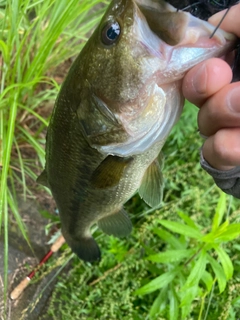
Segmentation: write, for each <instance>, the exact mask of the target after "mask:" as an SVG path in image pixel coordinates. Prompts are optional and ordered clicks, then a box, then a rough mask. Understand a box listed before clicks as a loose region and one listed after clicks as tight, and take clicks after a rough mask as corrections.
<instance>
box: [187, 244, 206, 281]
mask: <svg viewBox="0 0 240 320" xmlns="http://www.w3.org/2000/svg"><path fill="white" fill-rule="evenodd" d="M206 264H207V255H206V252H205V250H202V251H201V254H200V257H199V258H198V261H197V262H196V264H195V265H194V267H193V269H192V271H191V273H190V275H189V276H188V279H187V282H186V286H187V287H193V286H194V285H197V284H198V282H199V280H200V279H201V277H202V275H203V273H204V271H205V269H206Z"/></svg>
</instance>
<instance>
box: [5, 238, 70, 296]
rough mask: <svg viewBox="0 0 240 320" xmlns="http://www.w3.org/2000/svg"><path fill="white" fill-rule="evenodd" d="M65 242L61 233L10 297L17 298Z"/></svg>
mask: <svg viewBox="0 0 240 320" xmlns="http://www.w3.org/2000/svg"><path fill="white" fill-rule="evenodd" d="M64 243H65V239H64V237H63V236H62V235H60V236H59V237H58V238H57V240H56V241H55V242H54V243H53V245H52V246H51V248H50V250H49V251H48V253H47V254H46V255H45V256H44V257H43V258H42V259H41V261H40V262H39V264H38V265H37V266H36V267H35V268H34V269H33V270H32V271H31V272H30V273H29V274H28V275H27V276H26V278H24V279H23V280H22V281H21V282H20V283H19V284H18V285H17V287H16V288H14V289H13V291H12V292H11V294H10V298H11V299H12V300H15V299H17V298H18V297H19V296H20V295H21V293H22V292H23V291H24V289H25V288H26V287H27V286H28V284H29V282H30V281H31V279H32V278H33V277H34V276H35V274H36V272H37V271H38V270H39V269H40V268H41V266H42V265H43V264H45V263H46V262H47V261H48V259H49V258H50V257H51V256H52V255H53V253H55V252H57V251H58V250H59V249H60V248H61V246H62V245H63V244H64Z"/></svg>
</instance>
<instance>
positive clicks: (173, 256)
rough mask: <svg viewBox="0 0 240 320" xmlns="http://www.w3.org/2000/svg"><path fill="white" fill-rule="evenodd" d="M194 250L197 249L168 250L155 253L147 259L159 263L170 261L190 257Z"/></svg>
mask: <svg viewBox="0 0 240 320" xmlns="http://www.w3.org/2000/svg"><path fill="white" fill-rule="evenodd" d="M194 251H195V250H193V249H183V250H168V251H166V252H161V253H157V254H153V255H151V256H149V257H147V260H150V261H153V262H159V263H169V262H174V261H179V260H182V259H184V258H188V257H190V256H191V255H192V254H193V253H194Z"/></svg>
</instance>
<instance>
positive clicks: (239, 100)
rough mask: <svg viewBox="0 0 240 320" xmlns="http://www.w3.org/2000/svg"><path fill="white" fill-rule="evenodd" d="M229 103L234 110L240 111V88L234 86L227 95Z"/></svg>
mask: <svg viewBox="0 0 240 320" xmlns="http://www.w3.org/2000/svg"><path fill="white" fill-rule="evenodd" d="M227 105H228V107H229V109H231V110H232V111H233V112H240V88H239V87H235V88H233V89H232V90H231V91H230V92H229V93H228V95H227Z"/></svg>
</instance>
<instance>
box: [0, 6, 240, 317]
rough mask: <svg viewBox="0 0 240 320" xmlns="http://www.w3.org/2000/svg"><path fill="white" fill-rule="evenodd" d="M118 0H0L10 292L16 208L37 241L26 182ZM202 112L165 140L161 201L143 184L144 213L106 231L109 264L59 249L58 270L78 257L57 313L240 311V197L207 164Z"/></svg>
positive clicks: (54, 301)
mask: <svg viewBox="0 0 240 320" xmlns="http://www.w3.org/2000/svg"><path fill="white" fill-rule="evenodd" d="M107 2H108V1H106V2H104V1H98V0H95V1H94V0H81V1H79V0H71V1H70V0H66V1H65V0H61V1H54V0H44V1H37V0H34V1H30V0H29V1H27V0H12V1H10V0H9V1H3V2H0V34H1V36H0V51H1V55H0V63H1V65H2V68H1V78H0V81H1V84H0V165H1V170H0V180H1V182H0V183H1V186H0V226H1V229H0V230H1V232H3V235H4V243H5V249H4V266H5V277H4V287H5V301H6V299H7V270H8V228H9V219H10V218H9V209H11V212H12V215H13V217H14V219H15V220H16V222H17V224H18V228H19V229H20V230H21V232H22V234H23V235H24V237H25V239H26V245H27V243H28V244H29V240H28V236H27V233H26V228H25V226H24V223H23V221H22V217H21V216H20V214H19V212H18V207H17V193H18V192H19V186H20V188H21V189H20V192H21V193H22V194H23V196H24V197H25V198H26V197H27V196H32V195H34V193H33V191H32V190H31V188H29V187H28V186H27V181H31V180H35V178H36V173H37V172H38V171H39V167H43V165H44V141H45V131H46V130H45V129H46V126H47V124H48V119H49V118H48V116H49V114H50V110H51V107H52V105H53V102H54V100H55V98H56V95H57V92H58V90H59V85H60V84H59V82H61V81H59V79H58V78H59V72H60V71H59V70H60V66H61V65H62V64H63V63H64V62H66V61H68V60H69V59H70V58H71V57H74V56H75V55H76V54H78V53H79V51H80V50H81V48H82V46H83V44H84V42H85V41H86V39H87V38H88V36H89V33H90V31H91V30H92V29H93V27H94V25H95V24H96V23H97V21H98V20H99V18H100V16H101V14H102V12H103V9H102V6H99V3H102V5H103V6H104V4H106V3H107ZM95 5H96V6H95ZM92 8H95V9H92ZM96 8H97V9H96ZM61 76H62V75H61ZM45 105H48V106H50V107H48V108H45V107H44V106H45ZM46 114H47V115H48V116H47V117H46ZM196 116H197V110H196V108H194V107H193V106H191V105H190V104H187V105H186V107H185V110H184V113H183V115H182V118H181V121H180V122H179V123H178V124H177V125H176V126H175V127H174V129H173V131H172V133H171V135H170V136H169V138H168V140H167V143H166V144H165V147H164V150H163V151H164V154H165V166H164V177H165V190H164V199H163V203H162V206H161V207H160V208H158V209H154V210H150V209H149V208H148V207H147V205H145V204H144V203H143V202H142V201H141V200H140V198H139V197H138V195H136V196H134V197H133V198H132V199H131V200H130V201H129V202H128V203H127V204H126V208H127V210H128V212H130V215H131V218H132V220H133V224H134V231H133V233H132V235H131V236H130V237H129V239H125V240H119V239H116V238H113V237H108V236H106V235H103V234H102V233H100V232H99V231H97V232H96V237H97V241H98V242H99V244H100V246H101V248H102V256H103V259H102V261H101V262H100V264H99V265H97V264H96V265H95V264H94V265H90V264H84V263H82V262H79V260H78V259H77V258H76V257H75V256H74V255H71V253H70V252H69V251H68V250H67V249H66V247H65V251H64V254H63V256H62V257H61V258H60V259H61V260H52V262H51V264H50V270H51V269H52V268H54V267H55V266H56V265H58V264H60V263H61V264H64V263H66V262H67V261H69V260H70V259H71V263H72V268H71V271H70V273H69V274H68V275H66V276H62V277H61V278H59V279H58V282H57V285H56V288H55V290H54V292H53V296H52V298H51V301H50V305H49V308H48V311H47V313H48V315H49V316H50V317H51V318H52V319H94V318H97V319H106V318H107V319H134V320H135V319H136V320H138V319H139V320H141V319H170V320H175V319H176V320H177V319H199V320H200V319H202V320H206V319H221V320H222V319H230V320H233V319H237V316H238V314H239V313H240V298H239V297H240V275H239V271H240V265H239V262H238V259H237V258H238V256H239V250H240V245H239V240H238V234H239V229H240V228H239V220H238V215H239V209H238V207H239V201H238V200H236V199H233V198H232V197H230V196H226V195H224V194H223V193H221V192H219V189H218V188H217V187H216V186H215V185H214V183H213V181H212V179H211V178H210V177H209V176H208V175H207V174H206V173H204V172H203V170H202V169H201V168H200V165H199V163H198V161H199V148H200V146H201V143H202V139H201V138H200V137H199V136H198V134H197V128H196ZM26 150H30V151H26ZM16 186H17V188H18V191H17V192H16ZM53 223H55V222H54V221H53ZM44 317H45V316H44V315H43V317H42V319H44Z"/></svg>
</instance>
